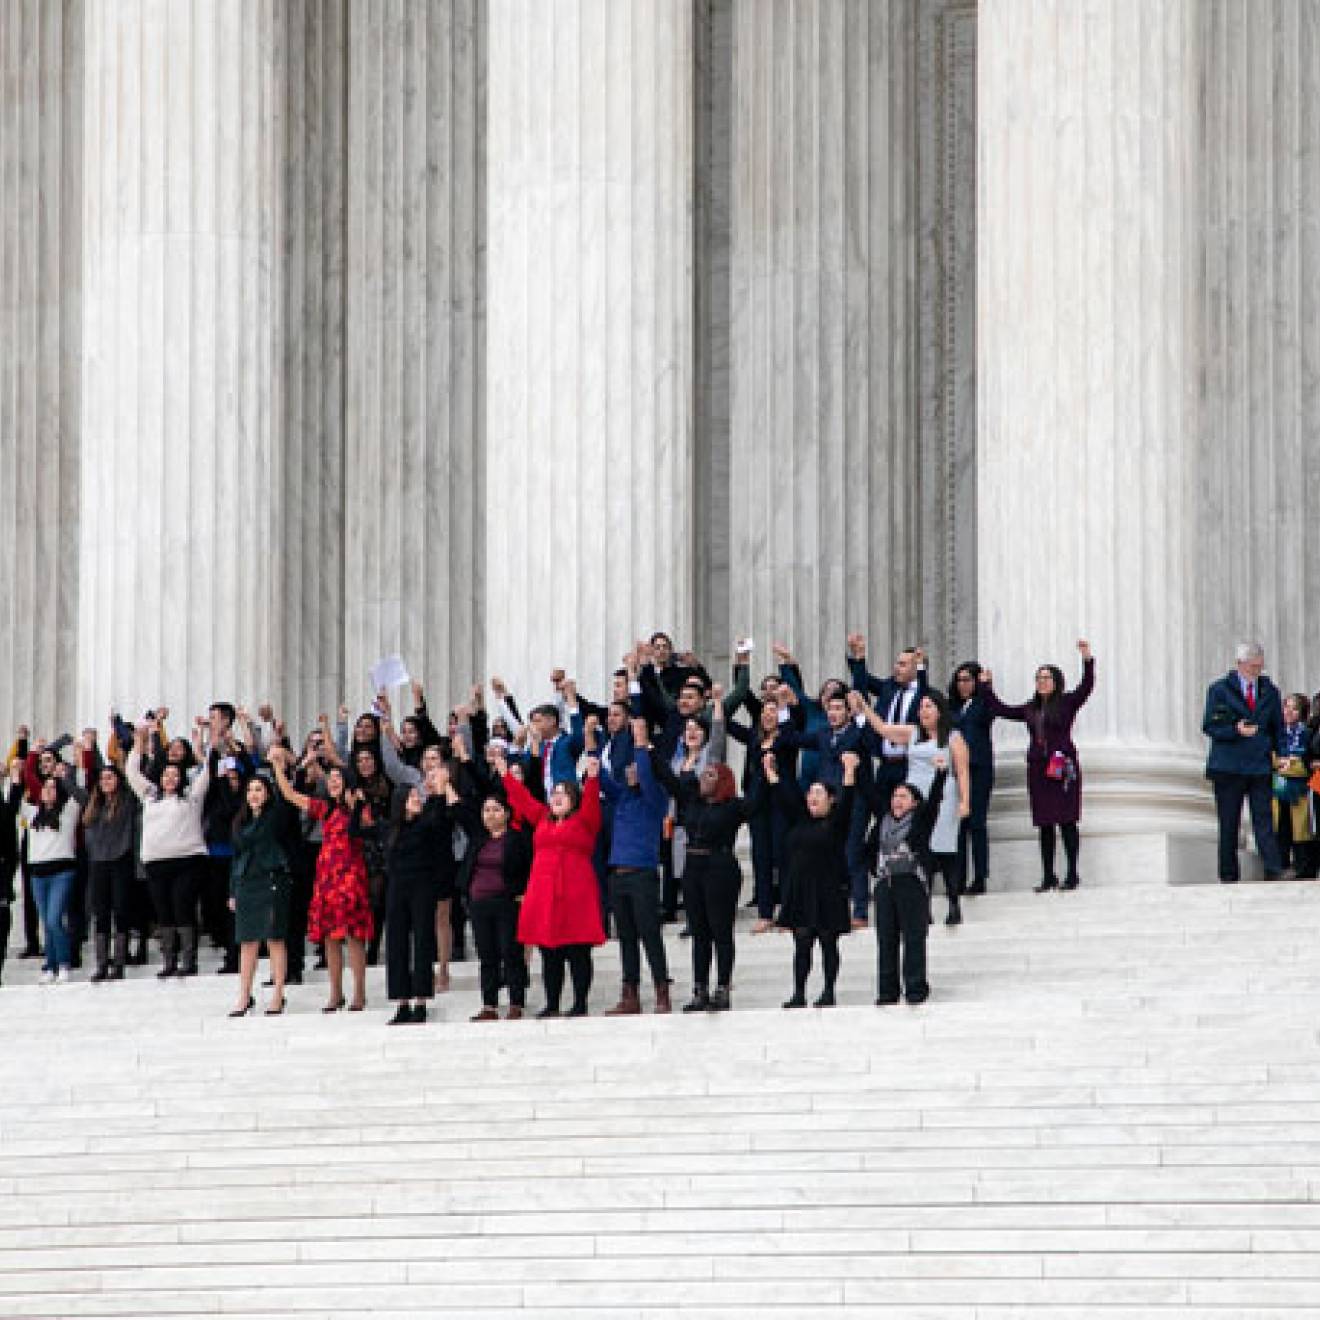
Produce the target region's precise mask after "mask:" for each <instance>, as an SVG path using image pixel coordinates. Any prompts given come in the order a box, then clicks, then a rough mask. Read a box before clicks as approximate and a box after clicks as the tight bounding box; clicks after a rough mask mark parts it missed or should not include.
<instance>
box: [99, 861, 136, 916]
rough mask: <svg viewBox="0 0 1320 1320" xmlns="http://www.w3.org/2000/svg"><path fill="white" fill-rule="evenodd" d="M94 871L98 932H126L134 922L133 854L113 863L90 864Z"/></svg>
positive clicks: (134, 882)
mask: <svg viewBox="0 0 1320 1320" xmlns="http://www.w3.org/2000/svg"><path fill="white" fill-rule="evenodd" d="M90 866H91V873H92V919H93V920H94V921H95V923H96V933H97V934H98V935H111V934H114V933H115V932H116V931H117V932H118V933H119V934H120V935H127V934H128V932H129V929H130V928H131V927H132V925H133V907H132V904H133V886H134V885H135V884H136V883H137V881H136V880H135V879H134V877H133V872H134V862H133V854H132V853H131V852H130V853H125V854H124V855H123V856H122V857H116V858H115V859H114V860H113V861H110V862H92V863H90Z"/></svg>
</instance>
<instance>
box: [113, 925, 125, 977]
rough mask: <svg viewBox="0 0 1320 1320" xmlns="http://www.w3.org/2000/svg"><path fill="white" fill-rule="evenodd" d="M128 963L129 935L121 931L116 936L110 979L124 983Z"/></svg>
mask: <svg viewBox="0 0 1320 1320" xmlns="http://www.w3.org/2000/svg"><path fill="white" fill-rule="evenodd" d="M126 962H128V935H127V933H126V932H124V931H120V932H119V933H118V934H117V935H116V936H115V952H114V957H113V958H112V959H111V961H110V979H111V980H112V981H122V980H123V979H124V964H125V963H126Z"/></svg>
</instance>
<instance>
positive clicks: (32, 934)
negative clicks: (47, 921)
mask: <svg viewBox="0 0 1320 1320" xmlns="http://www.w3.org/2000/svg"><path fill="white" fill-rule="evenodd" d="M22 873H23V880H22V888H23V947H24V949H25V950H26V951H27V952H28V953H40V952H41V914H40V913H39V912H38V911H37V899H36V895H35V894H34V893H33V892H32V877H31V876H30V875H29V874H28V868H27V863H26V862H24V863H23V867H22Z"/></svg>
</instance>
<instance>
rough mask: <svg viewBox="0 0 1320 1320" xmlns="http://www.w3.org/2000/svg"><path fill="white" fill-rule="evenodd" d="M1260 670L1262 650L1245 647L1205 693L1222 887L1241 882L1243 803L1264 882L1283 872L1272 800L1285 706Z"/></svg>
mask: <svg viewBox="0 0 1320 1320" xmlns="http://www.w3.org/2000/svg"><path fill="white" fill-rule="evenodd" d="M1264 669H1265V652H1264V650H1263V649H1262V648H1261V646H1260V645H1259V643H1257V642H1246V643H1243V645H1241V646H1239V647H1238V649H1237V667H1236V669H1233V670H1230V671H1229V672H1228V673H1227V674H1226V675H1225V676H1224V677H1223V678H1221V679H1217V680H1216V681H1215V682H1213V683H1211V684H1210V688H1209V690H1208V691H1207V692H1206V694H1205V719H1204V720H1203V722H1202V725H1201V727H1202V729H1203V731H1204V732H1205V735H1206V737H1207V738H1209V739H1210V756H1209V759H1208V761H1207V762H1206V768H1205V775H1206V778H1207V779H1209V780H1210V782H1211V783H1212V784H1214V786H1215V807H1216V809H1217V810H1218V812H1219V879H1220V880H1221V881H1222V882H1223V883H1224V884H1232V883H1234V882H1235V881H1236V880H1237V879H1238V878H1239V872H1238V856H1237V841H1238V828H1239V826H1240V825H1241V822H1242V803H1243V801H1246V802H1247V803H1248V805H1249V806H1250V808H1251V828H1252V831H1253V833H1254V834H1255V836H1256V851H1257V852H1259V853H1260V859H1261V862H1262V863H1263V864H1264V866H1265V879H1266V880H1277V879H1278V878H1279V874H1280V872H1281V871H1282V869H1283V864H1282V862H1281V860H1280V857H1279V843H1278V840H1277V839H1276V838H1275V835H1274V820H1273V816H1272V814H1271V800H1270V799H1271V791H1270V776H1271V774H1272V773H1273V769H1274V765H1273V759H1272V758H1273V752H1274V747H1275V744H1276V743H1277V741H1278V736H1279V730H1280V729H1281V728H1282V726H1283V703H1282V700H1281V699H1280V697H1279V689H1278V688H1277V687H1275V686H1274V684H1273V683H1271V682H1270V680H1269V679H1268V678H1266V677H1265V675H1264V672H1263V671H1264Z"/></svg>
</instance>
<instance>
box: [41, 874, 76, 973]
mask: <svg viewBox="0 0 1320 1320" xmlns="http://www.w3.org/2000/svg"><path fill="white" fill-rule="evenodd" d="M76 876H77V872H76V871H75V870H73V868H72V867H70V868H69V870H67V871H57V872H56V873H55V874H54V875H34V876H33V877H32V895H33V897H34V898H35V899H36V901H37V911H38V912H40V913H41V924H42V926H43V927H45V931H46V939H45V945H46V956H45V958H43V959H42V962H41V966H42V969H43V970H44V971H47V972H53V971H56V970H58V969H59V968H61V967H68V966H69V964H70V961H71V959H70V955H69V932H68V931H67V930H66V929H65V928H64V914H65V913H66V912H67V911H68V909H69V899H70V897H71V896H72V895H73V882H74V879H75V877H76Z"/></svg>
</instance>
